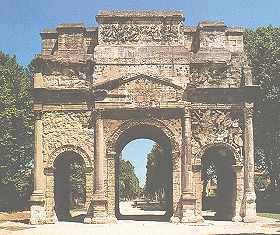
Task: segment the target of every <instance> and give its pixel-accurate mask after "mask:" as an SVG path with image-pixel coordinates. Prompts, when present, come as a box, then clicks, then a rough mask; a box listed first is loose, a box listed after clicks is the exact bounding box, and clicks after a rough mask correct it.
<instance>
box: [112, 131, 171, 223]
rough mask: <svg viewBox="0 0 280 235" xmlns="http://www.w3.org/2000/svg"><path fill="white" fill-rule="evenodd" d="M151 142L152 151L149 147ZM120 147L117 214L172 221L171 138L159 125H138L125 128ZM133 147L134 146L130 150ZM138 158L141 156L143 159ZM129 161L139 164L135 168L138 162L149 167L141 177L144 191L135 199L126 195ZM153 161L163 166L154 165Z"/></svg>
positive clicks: (134, 218) (118, 145)
mask: <svg viewBox="0 0 280 235" xmlns="http://www.w3.org/2000/svg"><path fill="white" fill-rule="evenodd" d="M147 143H149V151H147V148H145V144H147ZM141 146H142V147H141ZM116 147H117V148H116V149H117V155H118V158H117V159H116V164H115V165H116V171H115V172H116V207H115V208H116V217H117V218H118V219H132V220H157V221H165V220H169V218H170V217H171V215H172V198H173V197H172V195H173V191H172V178H173V177H172V161H171V144H170V141H169V139H168V137H167V136H166V135H165V134H164V133H163V132H162V131H161V130H160V129H159V128H156V127H152V126H137V127H132V128H129V129H127V130H126V131H124V133H122V135H121V136H120V138H119V139H118V142H117V146H116ZM129 148H132V149H130V151H129V150H128V149H129ZM135 158H141V159H140V161H139V159H137V160H135ZM145 158H146V159H145ZM128 160H129V162H132V163H135V164H134V168H135V167H137V164H138V165H140V167H141V168H142V169H143V167H144V168H146V169H147V171H146V172H145V174H146V175H145V179H143V178H142V179H141V180H140V181H142V184H140V186H141V187H142V189H140V190H142V192H140V193H139V194H138V195H136V197H134V198H124V197H123V194H122V189H123V183H124V182H122V178H121V177H122V175H123V173H124V172H122V171H123V170H124V169H123V168H124V167H123V166H122V164H123V163H124V162H127V161H128ZM137 162H138V163H137ZM124 164H125V163H124ZM141 164H142V165H141ZM143 164H144V166H143ZM153 164H161V166H158V167H153V166H152V165H153ZM151 168H153V169H151ZM136 171H137V169H136ZM147 173H148V174H150V175H149V176H148V174H147ZM151 181H152V182H151ZM159 181H160V182H159ZM160 184H161V185H160ZM131 199H132V200H131Z"/></svg>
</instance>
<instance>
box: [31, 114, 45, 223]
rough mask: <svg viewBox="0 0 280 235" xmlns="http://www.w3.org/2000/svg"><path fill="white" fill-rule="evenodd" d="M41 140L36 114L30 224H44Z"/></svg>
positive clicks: (39, 116) (40, 129)
mask: <svg viewBox="0 0 280 235" xmlns="http://www.w3.org/2000/svg"><path fill="white" fill-rule="evenodd" d="M42 139H43V122H42V113H36V120H35V131H34V191H33V193H32V195H31V197H30V203H31V207H30V212H31V213H30V214H31V215H30V223H31V224H44V223H45V222H46V208H45V197H44V166H43V152H42Z"/></svg>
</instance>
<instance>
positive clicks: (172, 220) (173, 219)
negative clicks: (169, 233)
mask: <svg viewBox="0 0 280 235" xmlns="http://www.w3.org/2000/svg"><path fill="white" fill-rule="evenodd" d="M169 222H170V223H172V224H178V223H180V218H179V217H177V216H172V217H171V218H170V220H169Z"/></svg>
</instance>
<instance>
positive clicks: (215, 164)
mask: <svg viewBox="0 0 280 235" xmlns="http://www.w3.org/2000/svg"><path fill="white" fill-rule="evenodd" d="M240 159H241V158H240V157H239V155H238V153H237V152H236V151H235V148H234V147H232V146H231V145H229V144H227V143H215V144H210V145H207V146H205V147H204V148H203V149H202V150H201V151H200V152H199V153H198V154H197V155H196V156H195V159H194V162H195V165H199V166H200V167H198V169H200V170H199V178H200V182H198V183H199V185H201V186H200V187H201V190H199V192H200V193H199V195H197V197H198V198H200V199H201V204H202V208H201V209H202V210H207V211H213V212H215V216H214V217H213V218H215V219H227V220H234V221H241V220H242V218H241V216H240V215H241V211H240V210H241V203H242V196H243V186H244V174H243V171H242V169H243V163H242V162H241V161H240ZM204 215H205V214H204ZM209 215H213V214H209ZM211 217H212V216H210V217H209V218H211Z"/></svg>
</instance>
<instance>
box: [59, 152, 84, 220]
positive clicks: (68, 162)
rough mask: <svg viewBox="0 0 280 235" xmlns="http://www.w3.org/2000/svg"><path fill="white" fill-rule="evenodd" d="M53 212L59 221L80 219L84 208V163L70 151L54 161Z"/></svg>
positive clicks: (77, 155)
mask: <svg viewBox="0 0 280 235" xmlns="http://www.w3.org/2000/svg"><path fill="white" fill-rule="evenodd" d="M54 168H55V171H54V199H55V213H56V216H57V218H58V220H59V221H82V219H83V217H84V215H85V213H86V210H85V201H86V190H85V163H84V160H83V158H82V157H81V156H80V155H79V154H77V153H75V152H72V151H69V152H64V153H61V154H60V155H59V156H58V157H57V158H56V160H55V162H54Z"/></svg>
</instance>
